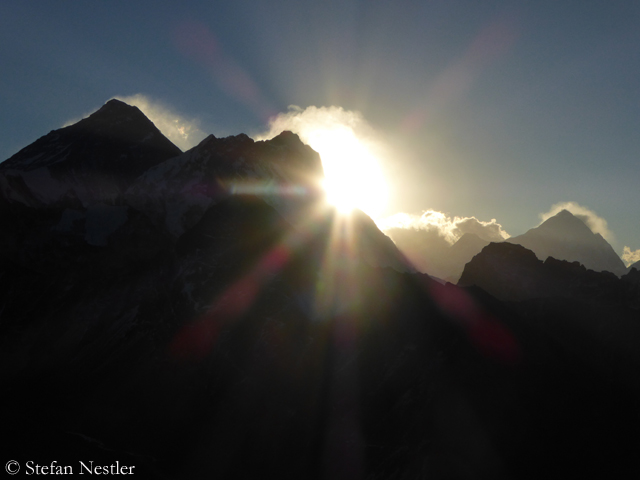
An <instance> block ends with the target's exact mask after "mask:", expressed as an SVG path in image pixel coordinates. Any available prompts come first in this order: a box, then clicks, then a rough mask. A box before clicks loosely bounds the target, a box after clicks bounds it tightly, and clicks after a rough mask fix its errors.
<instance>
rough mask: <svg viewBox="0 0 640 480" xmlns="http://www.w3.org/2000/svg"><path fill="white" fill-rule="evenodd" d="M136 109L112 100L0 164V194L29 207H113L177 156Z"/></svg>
mask: <svg viewBox="0 0 640 480" xmlns="http://www.w3.org/2000/svg"><path fill="white" fill-rule="evenodd" d="M180 153H181V152H180V149H179V148H178V147H176V146H175V145H173V143H171V142H170V141H169V140H168V139H167V138H166V137H165V136H164V135H162V133H161V132H160V130H158V129H157V128H156V127H155V125H154V124H153V123H152V122H151V121H150V120H149V119H148V118H147V117H145V116H144V114H143V113H142V112H141V111H140V110H139V109H138V108H137V107H132V106H129V105H127V104H125V103H123V102H121V101H119V100H110V101H109V102H107V103H106V104H105V105H104V106H103V107H102V108H100V109H99V110H98V111H97V112H95V113H93V114H91V115H90V116H89V117H87V118H85V119H83V120H81V121H79V122H78V123H76V124H74V125H71V126H69V127H65V128H61V129H59V130H54V131H52V132H50V133H49V134H47V135H45V136H44V137H41V138H39V139H38V140H36V141H35V142H34V143H32V144H31V145H29V146H28V147H25V148H23V149H22V150H20V151H19V152H18V153H16V154H15V155H14V156H12V157H11V158H9V159H8V160H6V161H4V162H3V163H1V164H0V192H1V194H2V196H3V197H4V198H6V199H7V200H9V201H10V202H18V203H23V204H25V205H29V206H42V205H51V204H56V203H60V202H66V203H72V202H76V204H77V203H81V204H83V205H85V206H86V205H88V204H90V203H99V202H102V203H105V202H106V203H112V202H113V201H114V200H115V199H116V198H117V196H118V195H119V194H120V193H122V192H123V191H124V190H125V189H126V188H127V187H128V186H129V185H130V184H131V182H132V181H133V180H134V179H135V178H136V177H137V176H138V175H140V174H141V173H142V172H144V171H146V170H147V169H149V168H150V167H152V166H154V165H156V164H158V163H160V162H162V161H164V160H166V159H168V158H171V157H174V156H176V155H179V154H180Z"/></svg>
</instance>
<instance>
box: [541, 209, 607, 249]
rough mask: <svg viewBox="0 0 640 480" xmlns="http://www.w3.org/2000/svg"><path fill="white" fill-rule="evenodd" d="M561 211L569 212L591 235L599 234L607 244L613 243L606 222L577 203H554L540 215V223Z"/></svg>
mask: <svg viewBox="0 0 640 480" xmlns="http://www.w3.org/2000/svg"><path fill="white" fill-rule="evenodd" d="M562 210H567V211H569V212H571V213H572V214H573V215H575V216H576V217H578V218H579V219H580V220H582V221H583V222H584V223H585V224H586V225H587V227H589V228H590V229H591V231H592V232H593V233H599V234H600V235H602V236H603V237H604V239H605V240H607V241H608V242H615V236H614V234H613V232H612V231H611V230H609V226H608V225H607V221H606V220H605V219H604V218H602V217H601V216H599V215H598V214H597V213H595V212H594V211H593V210H591V209H589V208H588V207H585V206H583V205H580V204H579V203H577V202H560V203H556V204H555V205H553V206H552V207H551V209H550V210H549V211H548V212H546V213H541V214H540V219H541V222H540V223H542V222H544V221H545V220H547V219H549V218H551V217H553V216H555V215H557V214H558V213H560V212H561V211H562Z"/></svg>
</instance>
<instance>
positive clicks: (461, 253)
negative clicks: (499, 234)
mask: <svg viewBox="0 0 640 480" xmlns="http://www.w3.org/2000/svg"><path fill="white" fill-rule="evenodd" d="M488 244H489V242H488V241H487V240H485V239H483V238H480V237H479V236H478V235H476V234H475V233H465V234H464V235H462V237H460V238H459V239H458V241H457V242H456V243H454V244H453V245H451V248H450V249H449V252H448V257H449V264H450V268H451V270H450V272H451V273H450V275H449V277H448V278H449V281H450V282H451V283H457V282H458V280H459V279H460V276H461V275H462V272H463V270H464V266H465V265H466V264H467V263H468V262H469V261H471V259H472V258H473V256H474V255H476V254H477V253H478V252H480V251H481V250H482V249H483V248H484V247H485V246H486V245H488Z"/></svg>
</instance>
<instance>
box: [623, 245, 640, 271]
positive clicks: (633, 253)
mask: <svg viewBox="0 0 640 480" xmlns="http://www.w3.org/2000/svg"><path fill="white" fill-rule="evenodd" d="M622 261H623V262H624V264H625V265H626V266H627V267H628V266H629V265H631V264H632V263H636V262H638V261H640V248H639V249H638V250H631V249H630V248H629V247H627V246H626V245H625V247H624V248H623V250H622Z"/></svg>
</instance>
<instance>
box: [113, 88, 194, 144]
mask: <svg viewBox="0 0 640 480" xmlns="http://www.w3.org/2000/svg"><path fill="white" fill-rule="evenodd" d="M114 98H116V99H118V100H122V101H123V102H125V103H127V104H129V105H134V106H136V107H138V108H139V109H140V110H141V111H142V113H144V114H145V115H146V116H147V118H149V120H151V121H152V122H153V123H154V124H155V126H156V127H158V129H159V130H160V131H161V132H162V133H163V134H164V136H165V137H167V138H168V139H169V140H171V141H172V142H173V143H174V144H175V145H177V146H178V147H179V148H180V149H181V150H183V151H184V150H188V149H190V148H191V147H193V146H195V145H197V144H198V143H199V142H200V141H201V140H202V139H203V138H205V137H206V134H205V133H204V132H203V131H202V130H200V128H199V126H198V123H199V122H198V121H197V120H196V119H193V118H191V119H189V118H186V117H184V116H182V115H180V114H178V113H177V112H176V111H175V110H173V108H171V107H170V106H168V105H167V104H165V103H163V102H161V101H158V100H155V99H151V98H150V97H148V96H146V95H142V94H140V93H138V94H136V95H129V96H124V97H122V96H117V97H114Z"/></svg>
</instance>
